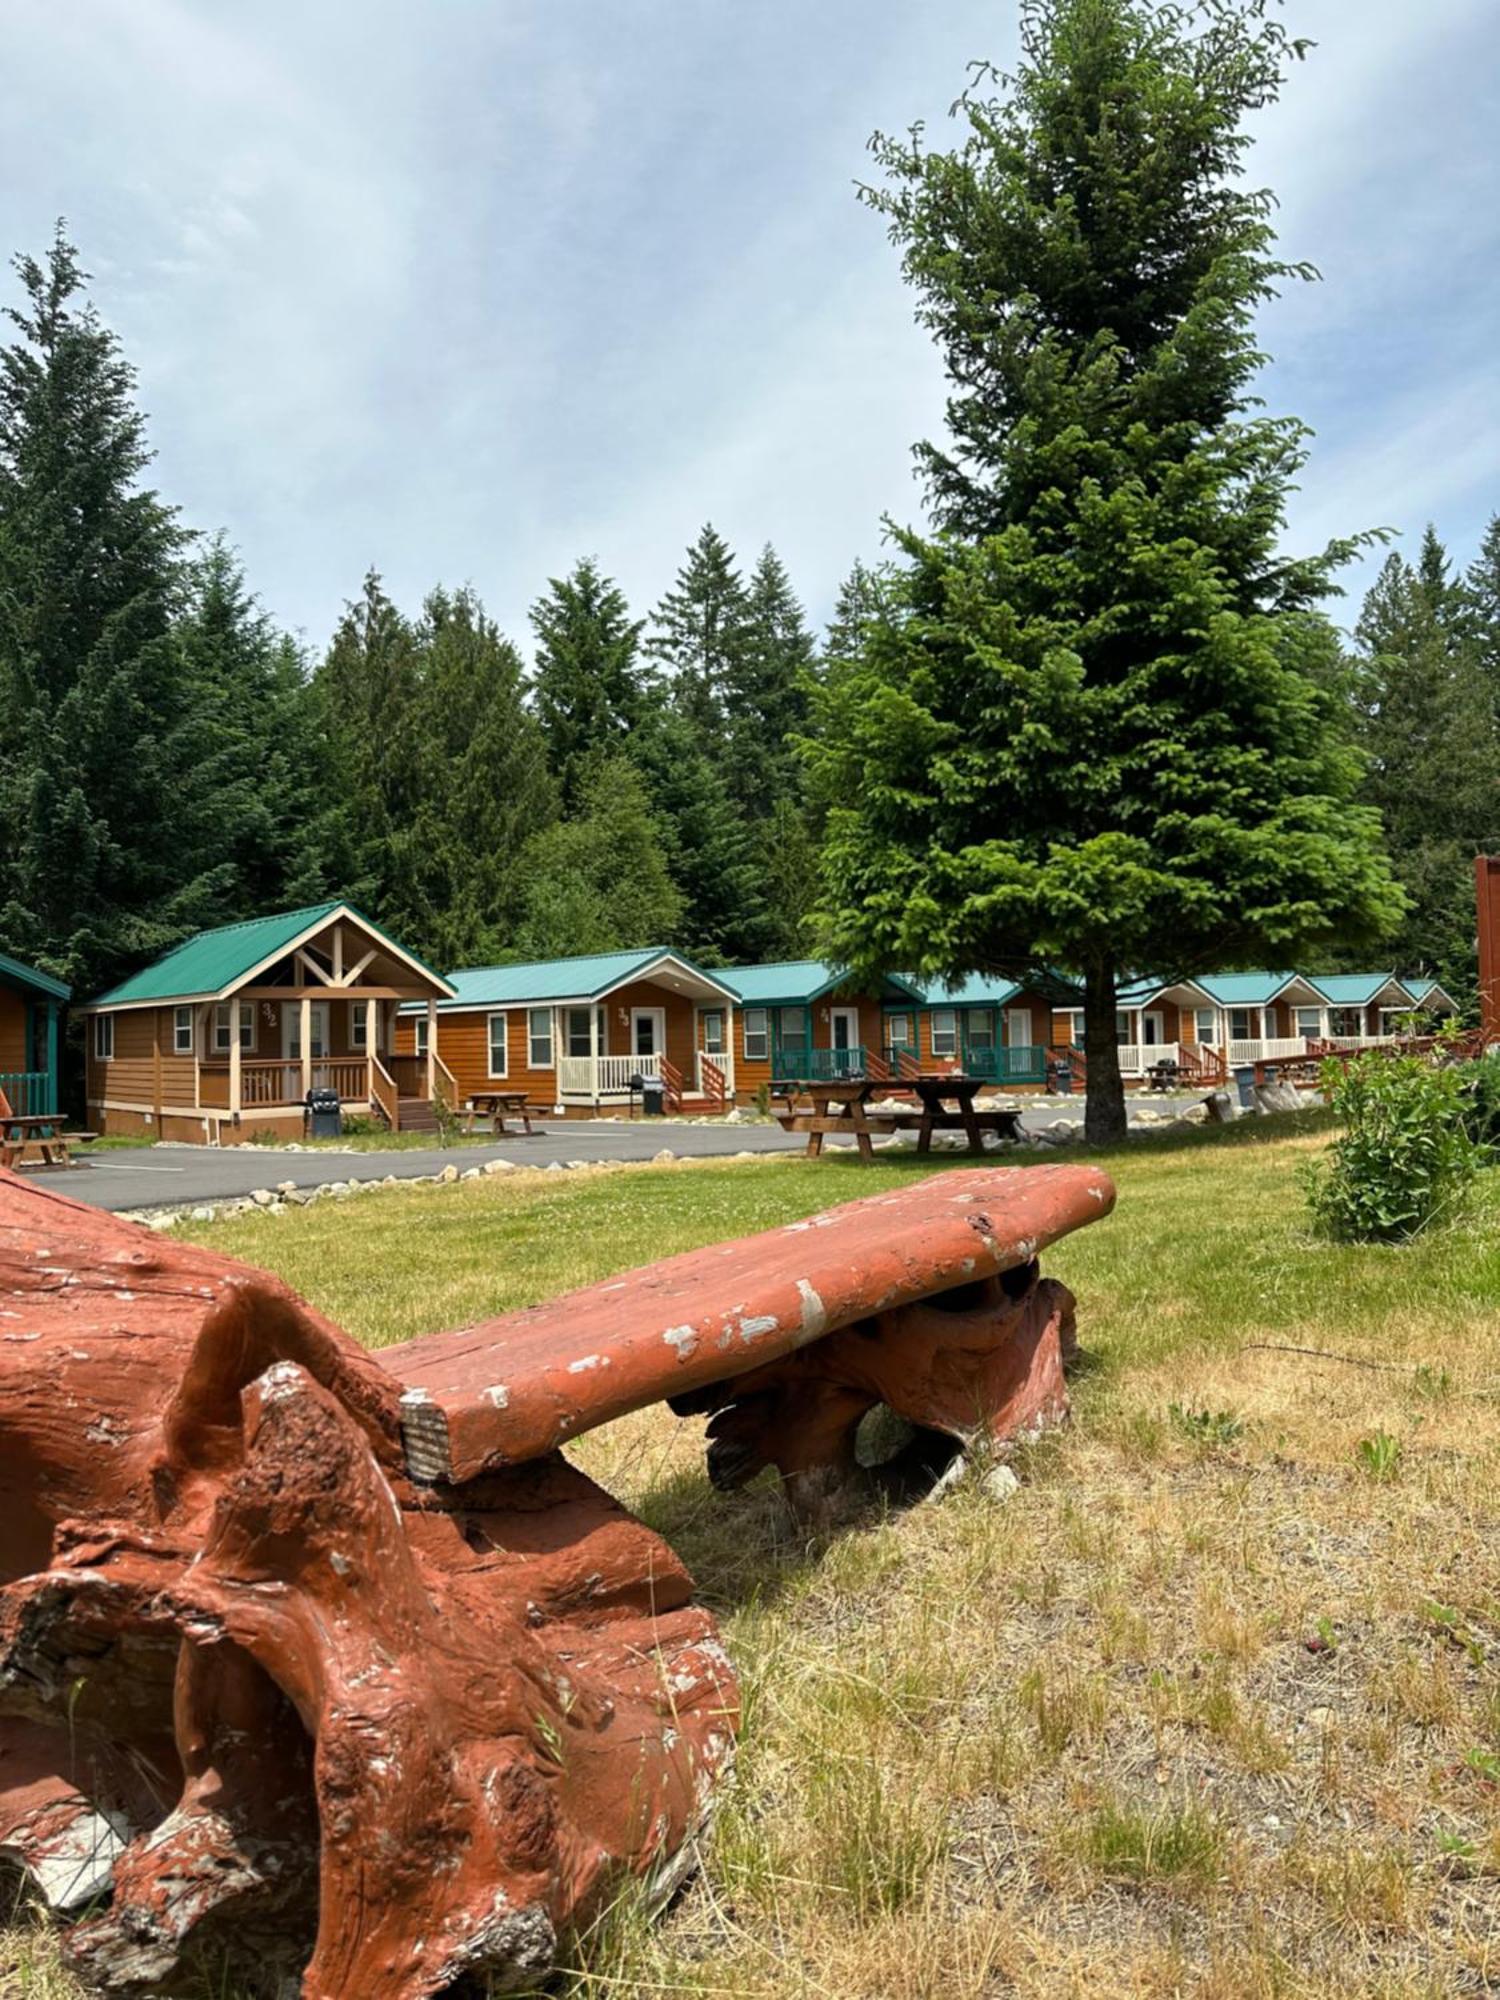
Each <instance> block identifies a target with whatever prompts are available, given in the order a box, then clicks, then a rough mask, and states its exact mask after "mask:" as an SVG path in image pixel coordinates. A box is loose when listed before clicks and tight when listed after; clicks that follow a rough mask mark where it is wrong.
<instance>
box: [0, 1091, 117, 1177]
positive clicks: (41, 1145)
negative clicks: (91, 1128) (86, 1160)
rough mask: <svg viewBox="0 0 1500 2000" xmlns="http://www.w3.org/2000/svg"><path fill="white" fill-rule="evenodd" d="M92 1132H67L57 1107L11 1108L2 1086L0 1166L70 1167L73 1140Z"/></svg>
mask: <svg viewBox="0 0 1500 2000" xmlns="http://www.w3.org/2000/svg"><path fill="white" fill-rule="evenodd" d="M93 1136H94V1135H93V1133H92V1132H65V1131H64V1130H63V1121H62V1118H61V1117H60V1115H59V1114H58V1113H57V1112H55V1111H12V1110H11V1108H10V1099H9V1098H8V1097H7V1096H6V1094H5V1092H4V1091H3V1090H0V1167H70V1166H72V1164H73V1156H72V1153H71V1151H70V1142H71V1141H72V1140H74V1139H80V1140H81V1139H92V1138H93Z"/></svg>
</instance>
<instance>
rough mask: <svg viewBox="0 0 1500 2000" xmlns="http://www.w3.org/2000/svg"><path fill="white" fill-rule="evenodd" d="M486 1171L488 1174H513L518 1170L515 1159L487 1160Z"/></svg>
mask: <svg viewBox="0 0 1500 2000" xmlns="http://www.w3.org/2000/svg"><path fill="white" fill-rule="evenodd" d="M484 1171H485V1172H486V1173H487V1174H513V1173H514V1172H515V1171H516V1163H515V1161H514V1160H486V1161H485V1163H484Z"/></svg>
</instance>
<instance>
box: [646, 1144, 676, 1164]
mask: <svg viewBox="0 0 1500 2000" xmlns="http://www.w3.org/2000/svg"><path fill="white" fill-rule="evenodd" d="M676 1158H677V1155H676V1154H675V1153H674V1152H673V1151H672V1148H671V1147H670V1146H663V1147H662V1149H661V1151H660V1152H659V1153H654V1154H653V1155H652V1157H651V1164H652V1166H653V1167H664V1166H666V1165H668V1164H669V1162H671V1161H672V1160H675V1159H676Z"/></svg>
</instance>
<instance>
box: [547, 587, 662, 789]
mask: <svg viewBox="0 0 1500 2000" xmlns="http://www.w3.org/2000/svg"><path fill="white" fill-rule="evenodd" d="M531 624H532V629H533V631H534V632H535V633H536V664H535V668H534V670H533V674H532V681H531V691H532V700H533V703H534V705H535V709H536V714H537V719H538V720H539V721H540V723H541V725H542V729H543V732H544V733H545V736H546V741H547V759H548V762H549V764H550V765H551V768H552V772H553V775H554V776H555V777H556V779H557V781H558V784H559V785H560V787H561V789H562V797H563V803H564V804H565V805H566V806H568V807H570V808H571V807H572V806H574V805H575V804H576V803H577V801H578V793H579V783H580V778H581V775H582V773H583V771H584V769H585V767H586V766H587V765H589V764H590V763H591V762H593V761H596V760H597V758H598V757H599V756H600V754H601V753H606V752H608V751H611V750H615V749H620V748H623V747H624V746H625V745H626V744H627V743H628V741H629V738H630V735H631V732H632V731H633V730H634V729H635V728H636V726H637V725H638V723H639V721H640V715H641V708H642V703H643V700H644V698H645V697H644V680H645V676H644V672H643V665H642V661H641V657H640V639H641V631H642V628H643V625H644V620H641V619H633V618H632V617H631V615H630V607H629V605H628V604H627V603H626V601H625V593H624V592H623V591H622V590H621V589H620V587H619V585H618V584H617V583H615V581H614V580H613V578H611V577H607V576H605V575H604V574H603V573H602V571H601V570H600V568H599V565H598V563H597V561H596V560H595V559H594V557H593V556H585V557H584V558H583V559H582V561H580V562H578V563H576V564H575V565H574V567H573V569H572V571H571V572H570V574H569V575H567V576H566V577H551V578H549V579H548V583H547V590H546V594H545V595H544V596H542V597H540V598H538V600H537V602H536V603H535V604H534V605H533V606H532V608H531Z"/></svg>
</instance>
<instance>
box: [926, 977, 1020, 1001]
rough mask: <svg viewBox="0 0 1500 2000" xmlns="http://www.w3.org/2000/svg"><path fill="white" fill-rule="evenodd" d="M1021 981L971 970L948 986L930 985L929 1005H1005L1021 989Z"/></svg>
mask: <svg viewBox="0 0 1500 2000" xmlns="http://www.w3.org/2000/svg"><path fill="white" fill-rule="evenodd" d="M1021 990H1022V989H1021V985H1020V983H1019V981H1017V980H1014V979H1000V978H998V977H996V975H995V974H994V973H990V972H971V973H970V974H969V976H968V978H967V979H957V980H954V981H953V982H952V983H951V984H950V985H947V986H929V987H928V988H927V1004H928V1006H929V1007H1003V1006H1004V1005H1005V1003H1006V1002H1007V1001H1008V1000H1014V999H1015V997H1016V995H1017V994H1018V993H1019V992H1020V991H1021Z"/></svg>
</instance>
